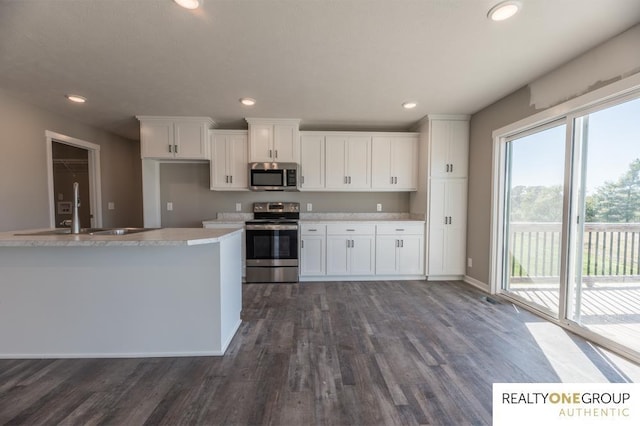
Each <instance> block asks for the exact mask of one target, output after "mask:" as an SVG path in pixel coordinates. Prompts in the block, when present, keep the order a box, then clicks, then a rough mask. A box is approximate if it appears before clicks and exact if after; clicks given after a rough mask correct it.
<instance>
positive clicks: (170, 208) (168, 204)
mask: <svg viewBox="0 0 640 426" xmlns="http://www.w3.org/2000/svg"><path fill="white" fill-rule="evenodd" d="M167 210H168V211H173V203H172V202H171V201H169V202H168V203H167Z"/></svg>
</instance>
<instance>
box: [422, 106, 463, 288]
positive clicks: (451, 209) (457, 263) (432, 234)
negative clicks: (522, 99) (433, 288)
mask: <svg viewBox="0 0 640 426" xmlns="http://www.w3.org/2000/svg"><path fill="white" fill-rule="evenodd" d="M468 152H469V121H468V118H467V117H466V116H460V117H458V116H430V117H429V160H428V161H429V178H428V185H429V189H428V194H429V195H428V196H429V200H428V206H429V207H428V223H429V231H428V247H427V250H428V255H427V265H428V266H427V268H428V270H427V275H428V278H429V279H430V280H438V279H452V278H461V277H462V276H464V275H465V272H466V270H465V257H466V238H467V234H466V230H467V175H468Z"/></svg>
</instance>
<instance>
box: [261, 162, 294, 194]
mask: <svg viewBox="0 0 640 426" xmlns="http://www.w3.org/2000/svg"><path fill="white" fill-rule="evenodd" d="M249 189H250V190H252V191H297V190H298V164H297V163H249Z"/></svg>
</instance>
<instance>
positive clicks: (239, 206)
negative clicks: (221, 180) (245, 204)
mask: <svg viewBox="0 0 640 426" xmlns="http://www.w3.org/2000/svg"><path fill="white" fill-rule="evenodd" d="M236 211H237V212H241V211H242V203H236Z"/></svg>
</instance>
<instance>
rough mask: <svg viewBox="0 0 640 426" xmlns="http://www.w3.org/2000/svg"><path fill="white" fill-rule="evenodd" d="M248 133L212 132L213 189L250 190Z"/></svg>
mask: <svg viewBox="0 0 640 426" xmlns="http://www.w3.org/2000/svg"><path fill="white" fill-rule="evenodd" d="M247 164H248V161H247V132H246V131H242V130H240V131H232V130H228V131H222V130H220V131H214V132H211V169H210V170H211V189H212V190H218V191H220V190H222V191H224V190H234V191H239V190H248V189H249V186H248V184H247V179H248V173H249V172H248V168H247Z"/></svg>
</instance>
